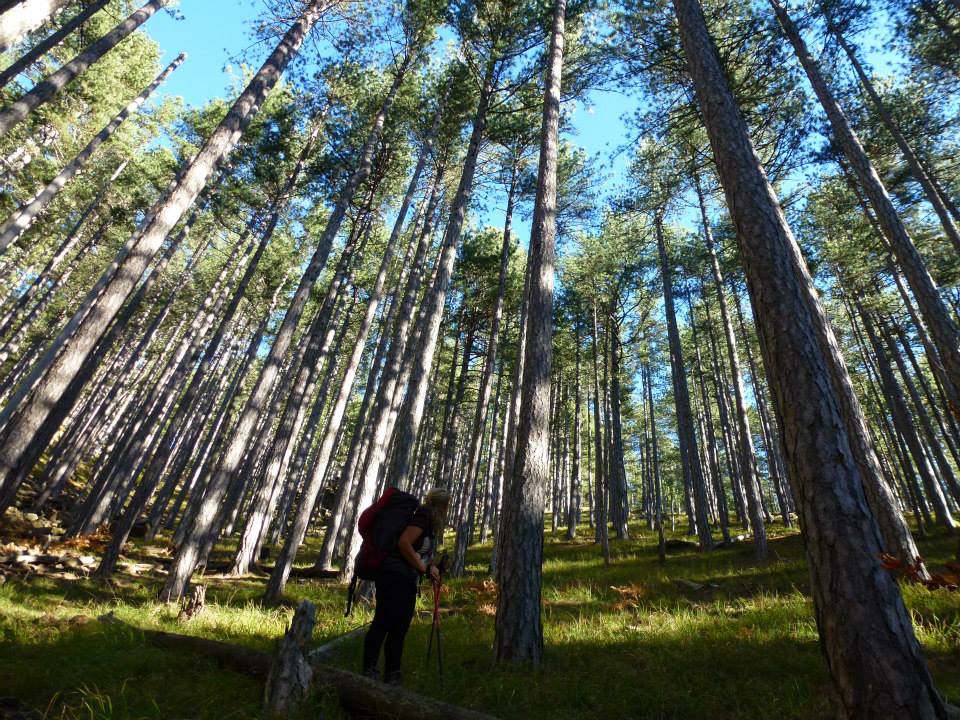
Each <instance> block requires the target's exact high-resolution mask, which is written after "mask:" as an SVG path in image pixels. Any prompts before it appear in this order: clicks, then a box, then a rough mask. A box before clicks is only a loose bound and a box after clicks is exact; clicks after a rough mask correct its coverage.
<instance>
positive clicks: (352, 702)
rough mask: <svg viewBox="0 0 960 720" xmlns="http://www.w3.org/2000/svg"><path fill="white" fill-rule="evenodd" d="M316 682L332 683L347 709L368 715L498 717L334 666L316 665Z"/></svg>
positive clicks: (410, 719) (441, 719) (456, 719)
mask: <svg viewBox="0 0 960 720" xmlns="http://www.w3.org/2000/svg"><path fill="white" fill-rule="evenodd" d="M313 682H314V685H332V686H333V688H334V689H335V690H336V693H337V698H338V699H339V700H340V704H341V705H342V706H343V707H344V708H345V709H347V710H350V711H352V712H354V713H357V714H360V715H364V716H373V717H377V718H394V719H396V720H496V718H494V717H493V716H492V715H487V714H486V713H480V712H476V711H474V710H466V709H464V708H461V707H457V706H456V705H451V704H450V703H445V702H443V701H442V700H434V699H433V698H431V697H426V696H424V695H417V694H416V693H413V692H410V691H409V690H405V689H403V688H401V687H397V686H395V685H386V684H384V683H382V682H378V681H377V680H371V679H370V678H367V677H364V676H363V675H358V674H357V673H352V672H349V671H347V670H341V669H340V668H335V667H331V666H330V665H315V666H314V668H313Z"/></svg>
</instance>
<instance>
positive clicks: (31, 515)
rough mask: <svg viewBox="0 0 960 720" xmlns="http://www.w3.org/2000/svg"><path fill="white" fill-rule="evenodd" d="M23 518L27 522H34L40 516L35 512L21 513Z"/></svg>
mask: <svg viewBox="0 0 960 720" xmlns="http://www.w3.org/2000/svg"><path fill="white" fill-rule="evenodd" d="M23 519H24V520H26V521H27V522H31V523H35V522H37V520H39V519H40V516H39V515H37V514H36V513H32V512H28V513H24V514H23Z"/></svg>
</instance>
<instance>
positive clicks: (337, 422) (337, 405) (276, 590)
mask: <svg viewBox="0 0 960 720" xmlns="http://www.w3.org/2000/svg"><path fill="white" fill-rule="evenodd" d="M431 143H432V140H430V141H428V142H427V145H426V147H424V149H423V152H422V153H421V156H420V161H419V162H418V163H417V167H416V169H415V170H414V173H413V177H412V178H411V180H410V184H409V187H408V189H407V193H406V195H405V197H404V199H403V203H402V204H401V207H400V210H399V212H398V214H397V218H396V221H395V223H394V226H393V231H392V232H391V233H390V237H389V239H388V240H387V245H386V247H385V248H384V250H383V258H382V260H381V262H380V270H379V272H378V273H377V278H376V280H375V282H374V286H373V289H372V290H371V291H370V296H369V298H368V300H367V308H366V313H365V315H364V317H363V320H362V321H361V325H360V329H359V330H358V331H357V336H356V339H355V340H354V347H353V354H352V355H351V356H350V359H349V360H348V361H347V364H346V370H345V373H344V376H343V378H342V380H341V385H340V392H339V394H338V395H337V398H336V400H335V401H334V405H333V408H332V409H331V411H330V416H329V418H328V420H327V430H326V432H325V433H324V436H323V439H322V440H321V444H320V450H319V452H318V454H317V458H316V461H315V462H316V464H315V467H314V469H313V472H312V473H311V474H310V477H309V479H308V481H307V483H306V485H305V487H304V489H303V496H302V498H301V503H300V507H299V508H298V509H297V512H296V514H295V516H294V518H293V523H292V525H291V527H290V532H289V533H288V535H287V538H286V542H285V543H284V546H283V549H282V550H281V551H280V554H279V555H278V556H277V561H276V564H275V565H274V568H273V573H272V574H271V575H270V581H269V582H268V583H267V588H266V590H265V591H264V600H265V601H266V602H268V603H270V602H276V601H278V600H279V599H280V595H281V593H282V592H283V588H284V587H285V585H286V582H287V579H288V578H289V577H290V570H291V569H292V568H293V560H294V558H295V557H296V553H297V550H298V549H299V548H300V545H301V544H302V543H303V540H304V538H305V537H306V535H307V526H308V525H309V522H310V517H311V516H312V515H313V509H314V506H315V504H316V502H317V497H318V495H319V492H320V489H321V487H322V485H323V482H324V480H325V478H326V474H327V465H328V464H329V463H330V461H331V458H332V457H333V450H334V444H335V442H336V439H337V437H338V436H339V434H340V426H341V423H342V422H343V415H344V412H345V411H346V408H347V401H348V400H349V399H350V393H351V391H352V388H353V381H354V378H355V377H356V373H357V368H358V367H359V366H360V360H361V358H362V356H363V352H364V349H365V348H366V342H367V335H368V334H369V332H370V328H371V327H372V326H373V321H374V316H375V315H376V312H377V308H378V307H379V306H380V303H381V301H382V300H383V296H384V289H385V287H386V282H387V272H388V271H389V269H390V265H391V263H392V262H393V255H394V251H395V250H396V246H397V242H398V240H399V238H400V233H401V230H402V229H403V224H404V221H405V220H406V215H407V211H408V210H409V208H410V203H411V202H412V201H413V195H414V193H415V192H416V188H417V185H418V183H419V181H420V174H421V173H422V172H423V169H424V167H425V166H426V160H427V156H428V153H429V149H430V145H431ZM385 330H386V328H385ZM306 365H310V363H306ZM303 372H304V373H305V378H304V380H305V382H303V383H302V384H303V385H306V383H307V382H309V375H310V368H309V367H305V368H304V371H303ZM300 384H301V383H300V381H299V380H298V387H299V386H300ZM299 400H300V398H299V397H298V396H294V397H293V398H292V400H291V405H292V410H291V412H296V405H297V404H299ZM360 497H363V495H362V494H361V496H360ZM360 505H361V507H362V506H364V505H365V503H363V502H362V501H361V504H360Z"/></svg>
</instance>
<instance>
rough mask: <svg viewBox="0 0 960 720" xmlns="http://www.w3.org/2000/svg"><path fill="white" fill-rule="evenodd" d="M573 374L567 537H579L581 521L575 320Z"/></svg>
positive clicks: (578, 401) (578, 339) (578, 360)
mask: <svg viewBox="0 0 960 720" xmlns="http://www.w3.org/2000/svg"><path fill="white" fill-rule="evenodd" d="M575 322H576V325H575V340H574V376H573V466H572V468H571V471H570V507H569V512H568V513H567V539H568V540H573V539H574V538H576V537H577V524H578V523H579V522H580V450H581V439H580V324H579V321H575Z"/></svg>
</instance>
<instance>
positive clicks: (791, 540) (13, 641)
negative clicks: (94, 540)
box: [0, 525, 960, 720]
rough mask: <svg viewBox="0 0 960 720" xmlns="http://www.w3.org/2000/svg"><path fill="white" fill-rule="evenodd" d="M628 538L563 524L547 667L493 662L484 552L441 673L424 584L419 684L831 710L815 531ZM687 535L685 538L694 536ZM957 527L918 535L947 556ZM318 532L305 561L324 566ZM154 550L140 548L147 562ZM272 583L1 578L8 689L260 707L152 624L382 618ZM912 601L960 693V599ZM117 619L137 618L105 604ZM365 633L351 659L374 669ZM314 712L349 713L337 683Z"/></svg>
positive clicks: (411, 638) (49, 697)
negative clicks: (277, 598)
mask: <svg viewBox="0 0 960 720" xmlns="http://www.w3.org/2000/svg"><path fill="white" fill-rule="evenodd" d="M631 531H632V533H631V539H629V540H615V541H612V542H611V555H612V559H611V563H610V565H608V566H607V565H604V563H603V560H602V558H601V557H600V554H599V552H598V548H597V546H596V545H594V544H593V543H592V542H591V541H590V539H589V537H588V535H589V534H590V532H591V531H590V530H589V529H588V528H586V527H585V526H584V527H581V528H580V536H581V537H580V538H579V539H577V540H574V541H566V540H564V539H563V536H562V533H556V534H554V533H548V534H547V542H546V543H545V549H544V552H545V562H544V568H543V602H544V604H543V613H544V629H545V640H546V659H545V662H544V663H543V665H542V667H540V668H539V669H537V670H531V669H529V668H524V667H512V666H505V667H504V666H497V665H495V664H494V663H493V661H492V655H491V646H492V641H493V617H494V614H495V609H496V586H495V585H494V583H493V581H492V580H491V578H490V575H489V574H488V573H487V567H488V565H489V561H490V547H489V546H477V547H475V548H472V550H471V552H470V555H469V561H468V568H467V573H466V575H465V576H464V577H463V578H458V579H453V580H451V581H450V582H449V584H448V586H447V587H446V591H445V593H444V595H443V599H442V605H443V607H444V608H445V609H444V613H443V616H442V622H441V627H442V638H443V659H444V672H443V676H442V678H441V677H439V675H438V671H437V666H436V664H435V661H436V657H435V655H434V656H433V657H432V658H431V664H430V665H429V666H428V665H427V664H426V648H427V641H428V635H429V628H430V612H431V610H432V603H431V598H429V597H428V593H427V592H426V591H425V592H424V593H423V594H422V597H421V600H420V602H419V607H418V617H417V618H416V619H415V620H414V624H413V627H412V628H411V630H410V633H409V635H408V637H407V644H406V651H405V656H404V670H405V684H406V685H407V686H408V687H409V688H411V689H413V690H415V691H417V692H420V693H423V694H427V695H431V696H434V697H438V698H442V699H444V700H446V701H448V702H452V703H454V704H457V705H460V706H464V707H469V708H473V709H476V710H482V711H484V712H487V713H490V714H492V715H495V716H497V717H500V718H517V719H522V720H540V719H544V720H567V719H571V720H572V719H573V718H577V719H580V718H651V719H654V718H703V717H709V718H730V719H734V718H750V719H751V720H757V719H759V718H770V719H771V720H772V719H774V718H776V719H778V720H779V719H781V718H797V719H800V718H802V719H803V720H809V719H810V718H821V717H824V718H825V717H829V716H830V710H829V695H830V683H829V678H828V676H827V671H826V666H825V663H824V661H823V658H822V655H821V653H820V649H819V646H818V640H817V631H816V625H815V622H814V619H813V609H812V605H811V602H810V599H809V596H808V583H809V580H808V574H807V571H806V568H805V565H804V561H803V547H802V542H801V539H800V537H799V536H798V535H796V534H795V533H794V532H792V531H789V530H784V529H783V528H778V527H776V526H774V527H772V528H771V532H770V535H771V541H770V547H771V549H772V550H773V551H774V559H772V560H770V561H768V562H764V563H757V562H755V561H754V560H753V558H752V552H751V548H750V546H749V544H748V543H742V544H737V545H735V546H734V547H731V548H724V549H719V550H716V551H714V552H712V553H709V554H701V553H698V552H697V551H696V549H695V548H694V547H690V546H688V545H685V544H683V543H675V544H674V546H673V547H671V549H670V551H669V553H668V558H667V562H666V563H665V564H663V565H661V564H660V563H659V562H658V561H657V553H656V535H655V534H654V533H652V532H650V531H648V530H646V529H645V528H643V527H641V526H639V525H636V526H632V527H631ZM672 539H674V540H683V539H684V538H683V537H682V536H680V535H676V536H672ZM954 542H955V541H954V540H953V538H952V537H950V536H938V537H935V538H933V539H928V540H925V541H921V549H922V551H923V552H924V553H925V555H926V556H927V558H928V559H929V560H930V561H931V562H932V563H933V564H934V565H936V564H938V563H940V564H942V563H944V562H946V561H948V560H950V559H951V554H952V550H953V548H954ZM317 545H318V541H317V539H316V538H311V542H310V543H309V544H308V546H307V548H306V549H305V551H304V552H303V553H301V556H300V560H301V562H302V563H303V564H304V565H307V564H309V563H310V562H311V560H312V553H313V551H315V550H316V546H317ZM136 554H137V548H136V547H134V548H132V549H131V552H130V555H131V557H135V556H136ZM264 580H265V579H264V577H261V576H253V575H251V576H247V577H244V578H226V577H220V576H211V577H207V578H204V579H202V580H201V582H204V583H205V584H206V585H207V588H208V589H207V607H206V608H205V610H204V611H203V612H202V613H201V614H200V615H198V616H197V617H194V618H192V619H190V620H188V621H182V620H178V619H177V610H178V609H177V608H176V607H175V606H168V605H165V604H162V603H159V602H157V601H156V596H157V591H158V589H159V585H160V583H161V582H162V577H161V575H160V574H159V573H152V574H141V575H138V576H133V575H129V574H120V575H118V576H117V578H116V581H115V582H113V583H110V584H106V583H101V582H95V581H92V580H73V581H60V580H55V579H52V578H45V577H41V576H34V577H31V578H27V579H9V580H8V582H7V583H6V584H4V585H2V586H0V696H13V697H16V698H18V699H20V700H21V701H23V702H26V703H27V704H28V705H30V706H31V707H34V708H36V709H37V710H39V711H41V712H42V713H43V714H44V715H45V716H46V717H48V718H58V719H61V718H62V719H63V720H73V719H77V720H79V719H81V718H82V719H84V720H94V719H97V718H165V719H167V718H188V717H189V718H255V717H258V716H259V707H260V702H261V693H262V687H261V685H260V683H259V682H258V681H257V680H256V679H254V678H251V677H248V676H245V675H242V674H240V673H235V672H231V671H226V670H223V669H221V668H218V667H217V666H216V665H214V664H213V663H212V662H211V661H209V660H207V659H205V658H202V657H196V656H192V655H189V654H186V653H182V652H177V651H173V650H167V649H161V648H157V647H154V646H152V645H150V644H148V643H147V642H145V640H144V638H143V636H142V635H141V634H140V633H139V632H138V631H137V628H143V629H163V630H168V631H172V632H179V633H187V634H194V635H200V636H204V637H209V638H214V639H219V640H225V641H228V642H233V643H237V644H241V645H245V646H248V647H250V648H253V649H257V650H270V649H271V648H272V645H273V643H274V641H275V639H276V638H277V637H279V636H280V635H281V634H282V633H283V631H284V629H285V627H286V624H287V623H288V621H289V618H290V616H291V613H292V610H291V608H290V606H292V604H293V602H295V601H297V600H300V599H309V600H311V601H313V602H314V603H316V604H317V628H316V632H315V636H314V641H315V644H321V643H322V642H324V641H325V640H328V639H332V638H334V637H336V636H338V635H340V634H342V633H344V632H346V631H348V630H351V629H353V628H354V627H356V626H358V625H360V624H362V623H364V622H365V621H367V620H369V617H370V613H369V610H367V609H365V608H363V607H359V608H358V609H357V610H355V612H354V614H353V616H351V617H350V618H347V619H345V618H344V617H343V609H344V589H343V587H342V586H340V585H337V584H335V583H333V582H332V581H317V580H300V581H297V580H294V581H293V582H291V584H290V585H289V586H288V593H287V594H288V597H289V598H290V600H291V601H293V602H291V603H290V606H282V607H278V608H265V607H262V606H261V605H260V604H259V602H258V599H259V596H260V594H261V592H262V589H263V586H264ZM903 593H904V597H905V599H906V601H907V604H908V607H909V608H910V611H911V613H912V615H913V618H914V623H915V627H916V629H917V633H918V636H919V637H920V640H921V642H922V643H923V645H924V648H925V651H926V654H927V658H928V660H929V662H930V666H931V669H932V671H933V674H934V677H935V679H936V681H937V684H938V687H939V688H940V690H941V691H942V692H943V693H944V694H945V695H946V696H947V698H948V699H951V700H953V701H958V700H960V593H957V592H950V591H948V590H928V589H925V588H923V587H920V586H917V585H904V586H903ZM107 613H112V614H113V615H112V617H113V618H115V619H117V620H119V621H121V622H120V623H108V622H101V621H99V620H97V618H99V617H101V616H103V615H105V614H107ZM359 654H360V641H359V639H358V640H356V641H353V642H351V643H348V644H345V645H344V646H343V647H342V649H341V650H339V651H338V655H337V656H336V662H337V663H338V664H340V665H342V666H343V667H346V668H348V669H357V667H358V665H359ZM316 702H317V703H318V705H319V707H316V706H315V707H313V708H305V709H304V717H316V715H317V712H318V711H321V712H322V713H323V717H325V718H335V717H338V716H340V711H339V710H338V709H337V708H336V707H335V704H334V703H333V701H332V699H331V697H330V696H329V694H321V695H320V696H319V697H318V699H317V701H316Z"/></svg>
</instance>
